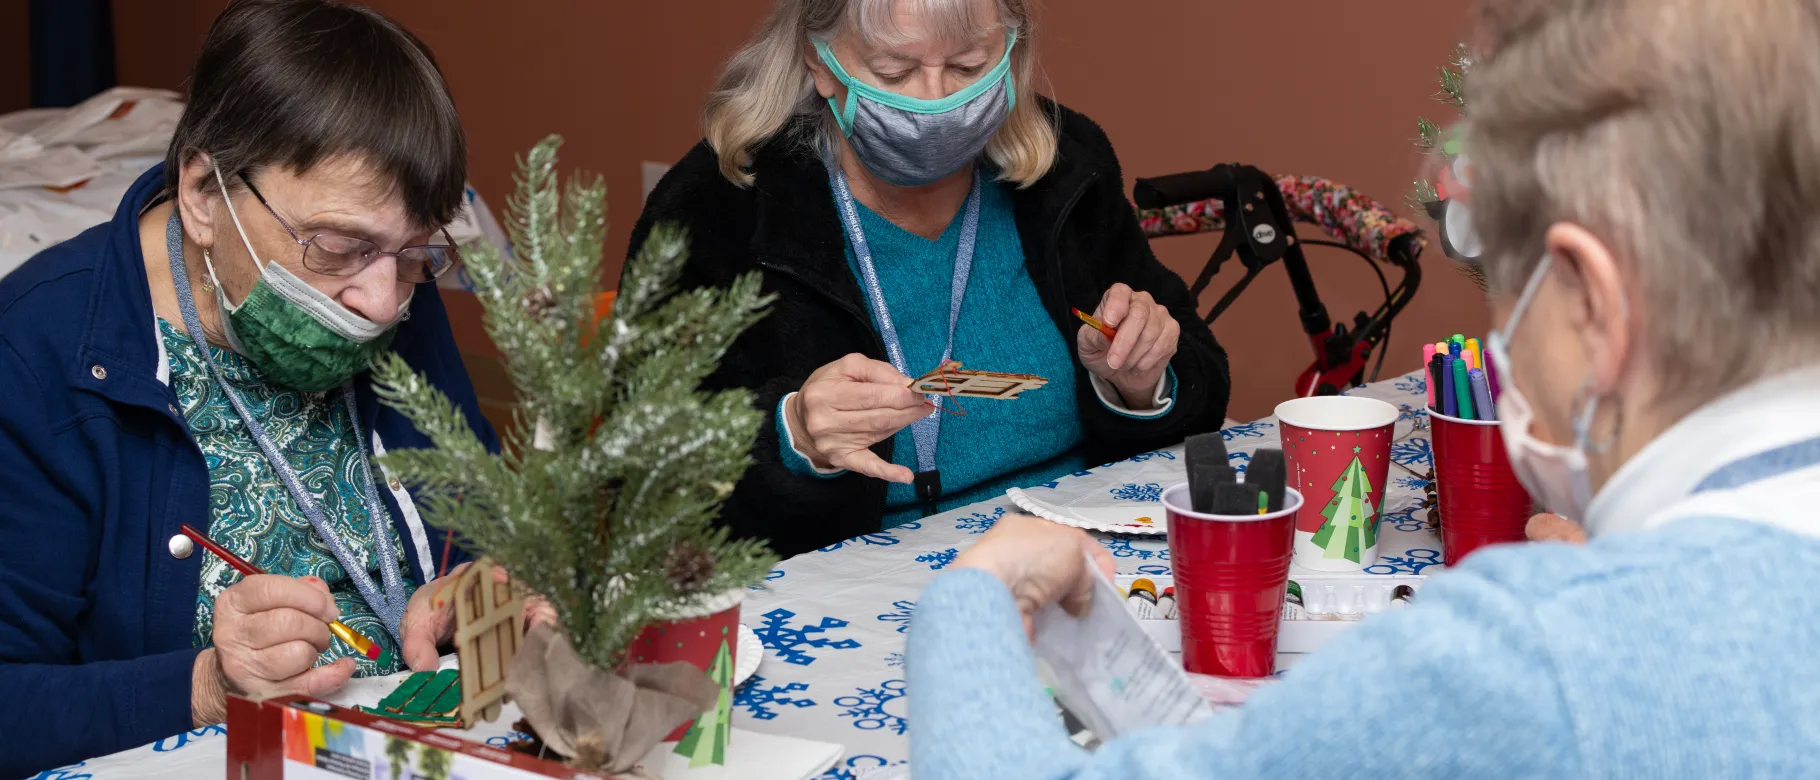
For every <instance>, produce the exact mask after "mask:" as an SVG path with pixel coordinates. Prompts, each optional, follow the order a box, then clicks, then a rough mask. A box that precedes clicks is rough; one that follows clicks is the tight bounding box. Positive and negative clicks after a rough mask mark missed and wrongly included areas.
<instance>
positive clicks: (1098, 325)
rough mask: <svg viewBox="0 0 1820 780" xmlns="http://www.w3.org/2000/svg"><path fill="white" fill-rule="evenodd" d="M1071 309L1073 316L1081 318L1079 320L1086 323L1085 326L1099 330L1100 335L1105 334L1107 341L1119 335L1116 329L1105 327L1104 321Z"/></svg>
mask: <svg viewBox="0 0 1820 780" xmlns="http://www.w3.org/2000/svg"><path fill="white" fill-rule="evenodd" d="M1069 308H1071V309H1073V307H1069ZM1073 311H1074V316H1076V317H1079V318H1081V322H1085V323H1087V327H1089V328H1092V329H1094V330H1097V331H1099V332H1100V335H1101V336H1105V337H1106V340H1107V341H1111V340H1113V339H1116V338H1118V337H1119V332H1118V331H1116V330H1113V329H1112V328H1109V327H1106V323H1104V322H1100V321H1099V320H1097V319H1094V317H1093V315H1091V314H1088V313H1087V312H1084V311H1081V310H1080V309H1073Z"/></svg>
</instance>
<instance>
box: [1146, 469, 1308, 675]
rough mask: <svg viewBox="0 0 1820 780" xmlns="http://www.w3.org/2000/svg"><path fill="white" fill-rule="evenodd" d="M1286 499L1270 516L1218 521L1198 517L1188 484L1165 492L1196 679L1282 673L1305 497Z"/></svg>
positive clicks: (1185, 657) (1187, 658)
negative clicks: (1281, 647)
mask: <svg viewBox="0 0 1820 780" xmlns="http://www.w3.org/2000/svg"><path fill="white" fill-rule="evenodd" d="M1286 492H1287V493H1288V495H1287V496H1285V497H1284V499H1283V508H1282V509H1280V510H1278V511H1275V512H1271V513H1269V514H1262V515H1210V514H1204V513H1201V512H1196V511H1194V510H1193V509H1192V506H1191V504H1190V503H1189V499H1188V485H1187V484H1186V483H1184V484H1180V485H1176V486H1174V487H1171V488H1169V489H1168V490H1165V491H1163V508H1164V510H1165V511H1166V512H1168V513H1169V560H1170V565H1171V566H1172V567H1173V568H1174V570H1175V603H1176V614H1177V615H1178V616H1179V617H1178V621H1177V622H1178V623H1179V624H1180V626H1181V630H1182V666H1184V667H1186V668H1187V669H1188V671H1190V672H1193V673H1195V674H1211V675H1217V676H1220V677H1269V676H1270V675H1271V674H1272V673H1274V672H1275V671H1276V665H1277V621H1278V619H1279V618H1281V616H1282V613H1283V595H1284V592H1285V591H1286V590H1287V588H1288V585H1289V559H1290V557H1291V556H1292V555H1293V551H1294V541H1293V540H1294V538H1295V517H1296V510H1297V509H1300V508H1301V506H1302V494H1301V493H1298V492H1296V490H1295V489H1293V488H1291V489H1289V490H1288V491H1286Z"/></svg>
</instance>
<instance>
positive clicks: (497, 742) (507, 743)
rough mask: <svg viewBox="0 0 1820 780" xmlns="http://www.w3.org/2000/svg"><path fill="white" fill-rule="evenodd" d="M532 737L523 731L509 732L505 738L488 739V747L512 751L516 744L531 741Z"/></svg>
mask: <svg viewBox="0 0 1820 780" xmlns="http://www.w3.org/2000/svg"><path fill="white" fill-rule="evenodd" d="M530 739H531V735H529V734H526V733H524V732H522V731H508V732H506V733H505V735H504V736H498V737H487V745H488V746H491V747H496V748H506V749H508V750H509V749H511V747H512V743H514V742H527V741H530Z"/></svg>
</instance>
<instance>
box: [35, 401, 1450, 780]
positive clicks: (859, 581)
mask: <svg viewBox="0 0 1820 780" xmlns="http://www.w3.org/2000/svg"><path fill="white" fill-rule="evenodd" d="M1426 392H1427V388H1426V386H1425V384H1424V383H1423V381H1422V378H1421V377H1420V375H1419V374H1414V373H1412V374H1411V375H1409V376H1404V377H1399V378H1396V379H1391V380H1386V381H1384V382H1379V383H1375V384H1371V385H1367V386H1365V387H1362V388H1358V389H1356V390H1353V391H1351V392H1350V393H1348V394H1349V395H1356V396H1363V397H1368V398H1377V399H1380V400H1383V401H1387V402H1389V403H1391V404H1392V405H1395V406H1397V407H1398V408H1400V409H1402V410H1403V414H1402V416H1401V417H1400V418H1399V419H1398V421H1397V431H1396V433H1397V436H1398V441H1397V442H1396V443H1395V444H1394V445H1393V446H1392V448H1391V458H1392V460H1394V461H1395V462H1396V463H1397V464H1398V465H1400V466H1402V467H1405V468H1398V469H1395V470H1393V472H1392V476H1391V479H1390V483H1391V484H1390V490H1389V494H1388V497H1387V498H1386V499H1385V501H1384V503H1383V507H1384V509H1385V511H1384V514H1383V516H1382V518H1381V519H1380V525H1381V527H1382V528H1384V529H1385V531H1384V532H1385V533H1386V534H1387V535H1391V534H1393V533H1394V534H1400V535H1404V536H1407V537H1408V538H1407V539H1405V541H1404V543H1402V544H1401V545H1399V546H1400V547H1401V548H1404V549H1405V550H1406V551H1405V552H1404V554H1402V555H1400V556H1392V557H1389V558H1380V561H1379V563H1380V566H1379V567H1377V571H1374V572H1373V573H1383V574H1391V573H1393V572H1394V573H1402V574H1419V573H1421V572H1422V570H1423V569H1424V568H1426V567H1428V566H1430V565H1434V564H1437V563H1438V562H1439V555H1438V551H1439V549H1440V542H1439V540H1438V539H1435V538H1434V537H1433V532H1432V531H1429V530H1427V527H1426V523H1425V522H1424V521H1423V520H1421V519H1418V518H1417V517H1416V509H1417V507H1418V506H1419V505H1420V502H1421V500H1422V489H1423V488H1424V487H1425V486H1426V485H1427V482H1426V481H1425V480H1422V479H1420V478H1418V477H1416V476H1415V474H1416V473H1419V472H1426V471H1427V470H1428V468H1429V467H1430V466H1431V465H1432V464H1431V460H1430V450H1429V440H1428V433H1427V428H1428V415H1427V413H1426V411H1425V410H1424V403H1425V394H1426ZM1222 433H1223V434H1224V436H1225V439H1226V446H1227V448H1228V450H1229V452H1230V457H1231V459H1232V461H1233V463H1234V465H1235V467H1238V468H1241V469H1242V468H1243V467H1244V465H1245V464H1246V463H1248V462H1249V461H1250V460H1251V453H1252V452H1254V451H1256V450H1257V449H1259V448H1262V447H1273V446H1276V445H1277V433H1276V422H1275V420H1274V419H1272V418H1266V419H1264V420H1259V421H1256V422H1250V423H1244V424H1240V425H1235V426H1232V427H1230V428H1227V429H1225V430H1224V431H1222ZM1180 455H1181V447H1180V446H1177V447H1174V448H1171V449H1168V450H1159V451H1157V452H1151V453H1144V454H1142V455H1138V456H1137V457H1134V458H1131V459H1129V460H1126V461H1121V462H1119V463H1112V464H1107V465H1105V466H1100V467H1098V468H1094V469H1088V470H1086V471H1081V472H1078V473H1076V474H1072V475H1069V476H1067V477H1063V478H1062V480H1060V481H1058V482H1057V483H1052V484H1054V485H1058V486H1060V485H1064V484H1065V485H1066V486H1067V487H1068V488H1070V489H1081V488H1090V489H1093V490H1104V491H1106V492H1107V494H1108V495H1114V496H1119V497H1121V498H1124V499H1125V500H1131V501H1156V500H1157V498H1156V496H1157V495H1158V494H1159V493H1160V491H1161V487H1163V486H1165V483H1163V482H1162V479H1163V477H1162V476H1161V475H1163V474H1165V473H1166V469H1168V468H1169V467H1170V464H1179V462H1180V461H1179V459H1180ZM1173 468H1175V469H1179V468H1180V466H1179V465H1176V466H1174V467H1173ZM1140 478H1141V479H1140ZM1175 479H1176V481H1179V480H1180V479H1182V477H1179V476H1178V477H1176V478H1175ZM1007 511H1017V510H1016V508H1015V507H1014V506H1013V505H1012V504H1011V502H1010V501H1009V500H1007V499H1005V498H1003V497H1000V498H998V499H995V500H992V501H986V502H982V503H979V504H974V505H972V506H968V507H965V508H962V509H957V510H954V511H951V512H947V513H944V514H940V515H935V516H932V517H928V518H924V519H923V520H920V521H917V522H913V523H908V524H905V525H902V526H898V527H896V528H893V529H891V530H888V531H881V532H878V533H874V534H867V535H865V536H861V537H858V538H854V539H849V540H847V541H844V542H840V543H838V544H834V545H830V546H828V547H825V548H822V549H821V550H819V551H817V552H813V553H808V554H805V555H800V556H797V557H795V558H791V559H790V560H788V561H785V562H783V563H782V564H780V565H779V566H778V567H777V568H776V569H774V570H772V571H771V573H770V575H769V576H768V577H766V580H767V581H766V582H765V584H764V586H763V587H760V588H755V589H753V590H751V591H750V592H749V593H748V594H747V599H746V602H745V604H744V606H743V607H742V608H741V610H742V611H741V622H743V623H745V624H746V625H747V626H750V627H751V628H752V630H753V631H754V632H756V633H757V634H758V637H759V640H760V641H761V642H763V643H764V646H765V660H764V663H763V664H762V665H761V666H760V667H759V669H758V673H757V674H756V675H754V676H753V678H752V679H751V680H749V681H748V682H747V683H746V684H745V685H744V686H742V687H741V688H740V689H739V691H738V692H737V695H736V697H735V699H734V702H733V705H734V718H733V725H735V726H736V727H739V728H742V729H749V730H752V731H759V732H768V733H774V734H784V735H788V736H795V737H803V738H806V739H814V740H825V741H834V742H839V743H841V744H843V745H845V746H846V748H847V752H846V755H844V756H843V757H842V758H841V760H840V761H839V762H837V763H836V765H835V767H834V769H833V770H831V771H830V772H828V773H827V774H826V775H823V778H824V780H863V778H866V777H867V776H868V775H871V774H874V773H876V772H877V771H878V770H880V769H881V768H884V767H894V766H899V765H902V764H904V763H905V762H906V761H907V760H908V758H909V743H908V739H907V738H906V736H905V733H906V730H907V728H908V727H909V720H908V714H909V707H908V700H907V699H906V698H905V697H906V691H905V683H904V635H905V632H906V631H908V630H909V628H910V618H911V616H912V615H914V614H915V612H916V598H917V594H918V593H920V592H921V591H922V589H923V586H925V585H927V584H928V583H929V580H930V579H931V578H933V577H934V576H935V575H936V573H937V572H939V571H941V570H942V569H944V568H946V567H947V566H948V565H949V564H950V563H952V562H953V561H954V558H955V556H956V555H958V554H959V553H960V551H961V550H963V549H966V547H967V546H968V545H970V544H972V543H973V542H974V541H975V540H977V539H978V538H979V535H980V534H983V533H985V532H986V531H987V530H988V529H990V528H991V527H992V526H993V524H994V523H996V522H997V521H998V519H999V518H1001V517H1003V516H1004V515H1005V513H1006V512H1007ZM1422 535H1426V536H1422ZM1096 536H1099V538H1100V542H1101V543H1102V544H1104V545H1106V547H1107V549H1108V550H1110V551H1111V553H1112V556H1113V559H1114V560H1115V561H1116V562H1117V564H1118V570H1119V573H1120V574H1147V575H1168V574H1170V568H1169V547H1168V543H1167V542H1166V541H1165V540H1164V539H1163V538H1162V537H1149V538H1145V537H1134V536H1112V535H1104V534H1096ZM224 734H225V730H223V729H222V728H221V727H219V726H214V727H210V728H208V729H200V730H198V731H196V732H191V733H189V734H182V735H177V736H175V737H172V738H170V739H167V740H161V741H160V742H159V743H158V744H157V745H154V746H151V747H153V748H154V751H153V753H152V754H151V755H150V756H148V760H156V759H157V756H158V755H161V754H169V753H174V752H176V751H180V750H183V749H185V748H186V746H188V745H191V744H194V743H196V742H198V741H207V740H215V739H223V738H224V737H223V735H224ZM149 768H150V767H148V766H146V765H143V764H142V765H141V766H140V767H139V770H140V771H142V772H143V771H145V770H147V769H149ZM116 776H127V775H117V774H109V773H103V772H99V771H96V772H93V773H90V772H85V771H84V769H83V768H82V767H80V766H77V767H69V768H66V769H62V770H52V771H50V772H46V773H44V774H41V775H39V779H40V780H87V778H95V779H96V780H103V779H104V778H111V777H116ZM133 776H137V773H135V774H134V775H133Z"/></svg>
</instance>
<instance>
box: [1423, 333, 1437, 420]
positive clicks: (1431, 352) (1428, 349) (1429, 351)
mask: <svg viewBox="0 0 1820 780" xmlns="http://www.w3.org/2000/svg"><path fill="white" fill-rule="evenodd" d="M1434 359H1435V345H1433V344H1423V345H1422V370H1423V371H1427V370H1428V364H1429V363H1433V362H1434ZM1423 384H1426V385H1428V407H1429V408H1430V409H1432V408H1434V405H1435V383H1433V382H1424V383H1423Z"/></svg>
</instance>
